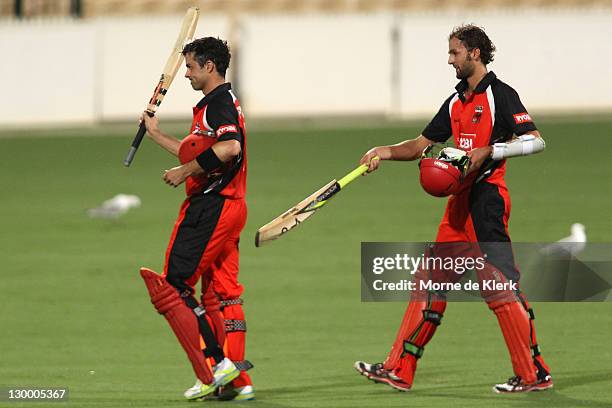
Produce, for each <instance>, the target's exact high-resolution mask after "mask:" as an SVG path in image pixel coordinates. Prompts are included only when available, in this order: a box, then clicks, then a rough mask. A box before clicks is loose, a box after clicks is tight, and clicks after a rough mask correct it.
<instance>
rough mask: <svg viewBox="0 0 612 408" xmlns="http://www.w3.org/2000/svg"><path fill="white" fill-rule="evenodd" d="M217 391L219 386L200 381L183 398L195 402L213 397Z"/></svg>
mask: <svg viewBox="0 0 612 408" xmlns="http://www.w3.org/2000/svg"><path fill="white" fill-rule="evenodd" d="M216 389H217V385H216V384H215V383H212V384H204V383H203V382H202V381H200V380H199V379H198V380H196V383H195V384H194V385H193V387H191V388H189V389H188V390H187V391H185V392H184V393H183V396H184V397H185V398H187V399H188V400H190V401H193V400H197V399H200V398H204V397H206V396H208V395H211V394H212V393H214V392H215V390H216Z"/></svg>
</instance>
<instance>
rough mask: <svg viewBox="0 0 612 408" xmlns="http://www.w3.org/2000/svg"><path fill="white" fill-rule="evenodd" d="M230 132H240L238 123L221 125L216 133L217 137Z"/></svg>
mask: <svg viewBox="0 0 612 408" xmlns="http://www.w3.org/2000/svg"><path fill="white" fill-rule="evenodd" d="M230 132H232V133H238V128H237V127H236V125H221V126H219V128H218V129H217V131H216V132H215V133H216V134H217V137H221V135H223V134H225V133H230Z"/></svg>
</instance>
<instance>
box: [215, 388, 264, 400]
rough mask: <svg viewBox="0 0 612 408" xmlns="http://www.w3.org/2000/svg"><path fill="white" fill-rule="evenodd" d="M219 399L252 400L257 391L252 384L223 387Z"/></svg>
mask: <svg viewBox="0 0 612 408" xmlns="http://www.w3.org/2000/svg"><path fill="white" fill-rule="evenodd" d="M217 399H218V400H219V401H251V400H254V399H255V391H254V390H253V386H252V385H245V386H244V387H237V388H234V387H232V386H229V387H223V389H222V390H221V392H220V393H219V397H218V398H217Z"/></svg>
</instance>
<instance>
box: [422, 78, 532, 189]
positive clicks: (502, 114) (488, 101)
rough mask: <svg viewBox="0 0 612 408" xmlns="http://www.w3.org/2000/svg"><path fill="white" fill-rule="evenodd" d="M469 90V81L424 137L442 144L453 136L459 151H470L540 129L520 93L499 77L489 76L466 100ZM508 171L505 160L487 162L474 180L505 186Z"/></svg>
mask: <svg viewBox="0 0 612 408" xmlns="http://www.w3.org/2000/svg"><path fill="white" fill-rule="evenodd" d="M467 89H468V83H467V81H466V80H465V79H464V80H462V81H461V82H459V83H458V84H457V86H456V87H455V90H456V91H457V92H455V93H454V94H452V95H451V96H450V97H449V98H448V99H446V101H444V103H443V104H442V106H441V107H440V110H439V111H438V113H437V114H436V115H435V116H434V118H433V119H432V120H431V122H430V123H429V124H428V125H427V126H426V127H425V129H424V130H423V132H422V134H423V136H425V137H426V138H427V139H429V140H432V141H434V142H439V143H442V142H445V141H446V140H447V139H448V138H449V137H450V136H453V138H454V142H455V146H456V147H457V148H459V149H462V150H465V151H470V150H472V149H475V148H478V147H485V146H488V145H493V144H494V143H500V142H505V141H508V140H510V139H511V138H512V135H517V136H520V135H522V134H525V133H526V132H529V131H533V130H536V129H537V128H536V126H535V124H534V123H533V120H532V119H531V116H529V113H528V112H527V109H525V106H523V103H522V102H521V100H520V98H519V95H518V93H517V92H516V91H515V90H514V89H513V88H512V87H510V86H509V85H507V84H505V83H503V82H502V81H500V80H499V79H498V78H497V77H496V75H495V73H493V72H489V73H487V75H485V77H484V78H483V79H482V80H481V81H480V83H479V84H478V85H477V86H476V89H475V90H474V92H473V93H472V95H470V97H469V98H467V99H466V98H465V96H464V95H465V91H466V90H467ZM505 167H506V163H505V160H501V161H499V162H493V161H492V160H491V159H487V161H486V162H485V163H483V165H482V167H481V171H480V172H479V174H478V175H476V174H474V175H473V176H472V177H470V178H471V179H472V181H473V180H474V179H482V178H485V177H487V178H488V181H489V182H491V183H493V184H497V182H503V176H504V174H505Z"/></svg>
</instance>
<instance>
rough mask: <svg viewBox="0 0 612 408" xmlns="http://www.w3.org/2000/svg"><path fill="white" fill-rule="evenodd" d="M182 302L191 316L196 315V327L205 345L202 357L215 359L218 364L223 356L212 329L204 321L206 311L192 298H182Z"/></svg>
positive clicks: (206, 321)
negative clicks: (191, 312) (190, 312)
mask: <svg viewBox="0 0 612 408" xmlns="http://www.w3.org/2000/svg"><path fill="white" fill-rule="evenodd" d="M183 301H184V302H185V304H186V305H187V307H189V308H190V309H191V310H192V311H193V314H195V315H196V317H197V319H198V327H199V329H200V334H201V335H202V338H203V339H204V342H205V343H206V349H204V355H205V356H206V357H212V358H214V359H215V362H217V363H220V362H221V361H222V360H223V358H224V357H225V355H224V354H223V349H222V348H221V346H220V345H219V342H218V341H217V338H216V337H215V334H214V333H213V331H212V328H211V327H210V325H209V324H208V320H206V316H205V314H206V309H205V308H204V306H202V305H200V304H198V301H197V300H195V299H194V298H193V297H192V296H184V297H183Z"/></svg>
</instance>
